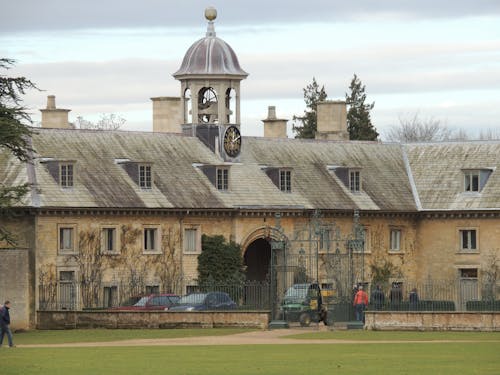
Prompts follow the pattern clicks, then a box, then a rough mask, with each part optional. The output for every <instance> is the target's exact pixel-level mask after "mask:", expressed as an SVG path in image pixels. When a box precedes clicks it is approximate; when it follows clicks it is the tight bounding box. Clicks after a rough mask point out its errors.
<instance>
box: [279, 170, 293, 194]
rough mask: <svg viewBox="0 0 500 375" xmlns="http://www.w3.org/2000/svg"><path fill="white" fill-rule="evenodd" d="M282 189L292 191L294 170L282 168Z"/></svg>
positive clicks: (287, 191)
mask: <svg viewBox="0 0 500 375" xmlns="http://www.w3.org/2000/svg"><path fill="white" fill-rule="evenodd" d="M280 190H281V191H284V192H286V193H290V192H291V191H292V172H291V171H288V170H280Z"/></svg>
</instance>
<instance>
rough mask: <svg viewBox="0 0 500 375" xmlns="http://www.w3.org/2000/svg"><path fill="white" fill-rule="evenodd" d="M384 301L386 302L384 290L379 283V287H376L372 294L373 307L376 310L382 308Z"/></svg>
mask: <svg viewBox="0 0 500 375" xmlns="http://www.w3.org/2000/svg"><path fill="white" fill-rule="evenodd" d="M384 302H385V296H384V292H383V291H382V288H381V287H380V285H377V287H376V288H375V290H374V291H373V292H372V295H371V304H372V305H373V308H374V309H375V310H382V307H383V306H384Z"/></svg>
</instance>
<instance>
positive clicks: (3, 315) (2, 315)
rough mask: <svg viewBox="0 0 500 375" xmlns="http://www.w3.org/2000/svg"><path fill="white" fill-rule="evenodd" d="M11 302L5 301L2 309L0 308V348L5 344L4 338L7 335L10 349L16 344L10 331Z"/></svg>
mask: <svg viewBox="0 0 500 375" xmlns="http://www.w3.org/2000/svg"><path fill="white" fill-rule="evenodd" d="M9 309H10V301H5V303H4V304H3V306H2V308H0V346H2V343H3V337H4V335H5V334H7V339H8V340H9V347H11V348H12V347H14V342H13V341H12V332H11V330H10V314H9Z"/></svg>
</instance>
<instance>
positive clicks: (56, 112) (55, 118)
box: [40, 95, 73, 129]
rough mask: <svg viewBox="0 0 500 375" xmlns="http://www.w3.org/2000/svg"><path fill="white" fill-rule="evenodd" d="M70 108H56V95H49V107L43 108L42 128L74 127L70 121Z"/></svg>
mask: <svg viewBox="0 0 500 375" xmlns="http://www.w3.org/2000/svg"><path fill="white" fill-rule="evenodd" d="M70 111H71V110H70V109H60V108H56V97H55V95H49V96H47V107H46V108H45V109H41V110H40V112H42V128H56V129H73V126H72V125H71V124H70V123H69V121H68V116H69V112H70Z"/></svg>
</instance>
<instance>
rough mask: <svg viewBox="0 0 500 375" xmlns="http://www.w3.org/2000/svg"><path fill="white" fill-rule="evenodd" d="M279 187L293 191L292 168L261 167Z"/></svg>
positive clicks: (285, 190)
mask: <svg viewBox="0 0 500 375" xmlns="http://www.w3.org/2000/svg"><path fill="white" fill-rule="evenodd" d="M261 168H262V170H263V171H264V172H266V174H267V176H268V177H269V178H270V179H271V181H272V182H273V183H274V184H275V185H276V187H277V188H278V189H280V190H281V191H282V192H285V193H291V192H292V169H291V168H276V167H267V166H266V167H264V166H263V167H261Z"/></svg>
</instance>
